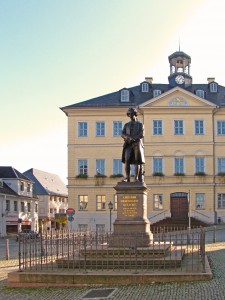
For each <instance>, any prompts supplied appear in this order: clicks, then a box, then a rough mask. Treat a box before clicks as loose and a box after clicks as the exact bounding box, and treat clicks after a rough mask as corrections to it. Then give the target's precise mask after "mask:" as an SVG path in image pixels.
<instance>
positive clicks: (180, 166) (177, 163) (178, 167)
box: [174, 157, 184, 174]
mask: <svg viewBox="0 0 225 300" xmlns="http://www.w3.org/2000/svg"><path fill="white" fill-rule="evenodd" d="M174 173H175V174H184V158H183V157H176V158H175V159H174Z"/></svg>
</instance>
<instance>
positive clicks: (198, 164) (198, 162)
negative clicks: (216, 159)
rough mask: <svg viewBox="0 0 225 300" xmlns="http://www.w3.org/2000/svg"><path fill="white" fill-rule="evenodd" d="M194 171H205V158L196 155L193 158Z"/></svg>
mask: <svg viewBox="0 0 225 300" xmlns="http://www.w3.org/2000/svg"><path fill="white" fill-rule="evenodd" d="M195 173H205V158H204V157H196V158H195Z"/></svg>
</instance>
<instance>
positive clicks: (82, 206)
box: [78, 195, 88, 210]
mask: <svg viewBox="0 0 225 300" xmlns="http://www.w3.org/2000/svg"><path fill="white" fill-rule="evenodd" d="M78 201H79V203H78V207H79V210H86V209H87V208H88V196H86V195H79V196H78Z"/></svg>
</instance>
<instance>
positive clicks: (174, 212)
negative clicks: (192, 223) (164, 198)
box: [170, 193, 188, 219]
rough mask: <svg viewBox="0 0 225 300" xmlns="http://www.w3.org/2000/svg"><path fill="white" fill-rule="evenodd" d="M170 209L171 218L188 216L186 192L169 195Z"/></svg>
mask: <svg viewBox="0 0 225 300" xmlns="http://www.w3.org/2000/svg"><path fill="white" fill-rule="evenodd" d="M170 211H171V218H172V219H187V218H188V194H187V193H173V194H171V195H170Z"/></svg>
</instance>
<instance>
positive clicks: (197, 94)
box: [196, 90, 205, 99]
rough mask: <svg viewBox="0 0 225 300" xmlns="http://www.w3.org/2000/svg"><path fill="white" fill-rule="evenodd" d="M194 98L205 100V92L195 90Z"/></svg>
mask: <svg viewBox="0 0 225 300" xmlns="http://www.w3.org/2000/svg"><path fill="white" fill-rule="evenodd" d="M196 96H198V97H200V98H203V99H204V98H205V92H204V91H203V90H196Z"/></svg>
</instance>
